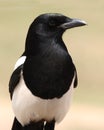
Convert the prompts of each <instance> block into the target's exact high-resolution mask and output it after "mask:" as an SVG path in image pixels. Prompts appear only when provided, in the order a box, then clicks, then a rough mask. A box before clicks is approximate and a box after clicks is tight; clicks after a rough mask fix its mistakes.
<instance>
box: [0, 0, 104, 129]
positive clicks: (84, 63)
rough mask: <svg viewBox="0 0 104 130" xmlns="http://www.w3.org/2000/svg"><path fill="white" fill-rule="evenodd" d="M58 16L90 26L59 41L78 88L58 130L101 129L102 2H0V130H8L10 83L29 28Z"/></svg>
mask: <svg viewBox="0 0 104 130" xmlns="http://www.w3.org/2000/svg"><path fill="white" fill-rule="evenodd" d="M47 12H48V13H50V12H51V13H55V12H57V13H62V14H64V15H66V16H69V17H72V18H80V19H83V20H85V21H86V22H87V23H88V26H84V27H81V28H74V29H71V30H68V31H67V32H66V33H65V34H64V36H63V39H64V41H65V43H66V46H67V47H68V50H69V52H70V54H71V56H72V58H73V60H74V63H75V65H76V68H77V71H78V77H79V85H78V88H76V89H75V91H74V96H73V102H72V105H71V108H70V110H69V113H68V114H67V116H66V118H65V119H64V120H63V121H62V122H61V123H60V124H59V125H57V126H56V130H63V129H64V130H69V129H70V130H104V0H78V1H75V0H60V1H58V0H43V1H42V0H9V1H8V0H0V130H10V129H11V125H12V121H13V117H14V115H13V112H12V108H11V101H10V97H9V92H8V82H9V78H10V75H11V73H12V70H13V67H14V64H15V62H16V60H17V59H18V57H19V56H20V55H21V54H22V52H23V51H24V45H25V38H26V34H27V31H28V28H29V25H30V24H31V22H32V21H33V20H34V18H35V17H36V16H38V15H39V14H41V13H47Z"/></svg>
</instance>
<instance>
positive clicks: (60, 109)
mask: <svg viewBox="0 0 104 130" xmlns="http://www.w3.org/2000/svg"><path fill="white" fill-rule="evenodd" d="M73 81H74V79H73ZM72 90H73V82H72V84H71V87H70V90H69V91H68V92H67V93H66V94H64V95H63V96H62V97H61V98H59V99H57V98H54V99H49V100H46V99H42V98H39V97H37V96H34V95H33V94H32V93H31V92H30V90H29V89H28V88H27V87H26V85H25V83H24V80H23V77H22V76H21V80H20V82H19V84H18V85H17V87H16V88H15V90H14V93H13V98H12V106H13V111H14V114H15V116H16V118H17V119H18V121H19V122H20V123H21V124H22V125H23V126H24V125H25V124H28V123H29V122H30V121H39V120H42V119H45V120H47V121H50V120H53V119H55V120H56V121H57V122H60V121H61V120H62V119H63V118H64V116H65V115H66V113H67V112H68V109H69V105H70V101H71V95H72Z"/></svg>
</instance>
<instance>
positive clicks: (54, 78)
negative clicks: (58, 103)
mask: <svg viewBox="0 0 104 130" xmlns="http://www.w3.org/2000/svg"><path fill="white" fill-rule="evenodd" d="M83 25H85V22H82V21H80V20H77V19H76V20H75V19H71V18H68V17H66V16H64V15H61V14H43V15H40V16H39V17H37V18H36V19H35V20H34V21H33V23H32V24H31V25H30V28H29V31H28V34H27V38H26V45H25V51H24V53H23V54H22V56H21V57H23V56H26V59H25V60H24V62H23V63H19V66H18V67H17V68H16V69H15V70H14V72H13V74H12V76H11V78H10V82H9V92H10V96H11V99H12V97H13V94H14V91H15V88H16V87H17V85H18V84H19V82H20V80H21V77H22V76H23V80H24V83H25V85H26V87H27V88H28V89H29V91H30V92H31V93H32V94H33V95H34V96H35V97H39V98H41V99H45V100H49V99H50V100H52V99H55V98H57V99H60V98H61V97H63V95H64V94H65V93H67V92H68V91H69V90H70V86H71V84H72V80H73V79H74V83H73V87H76V86H77V82H78V80H77V72H76V68H75V65H74V63H73V61H72V58H71V56H70V54H69V53H68V50H67V48H66V46H65V44H64V42H63V39H62V35H63V33H64V32H65V30H66V29H68V28H73V27H78V26H83ZM21 87H22V86H21ZM21 96H22V95H21ZM24 100H25V99H24ZM27 111H28V110H27ZM42 120H43V121H42V122H41V123H39V122H35V121H34V120H33V121H32V122H30V123H29V124H25V126H22V125H21V122H20V123H19V122H18V121H17V119H16V118H15V120H14V125H13V126H14V127H15V129H13V128H12V130H17V129H16V124H17V128H18V127H22V128H21V129H23V130H30V129H31V130H33V129H34V130H38V129H40V130H43V128H44V130H54V125H55V122H56V120H55V118H53V119H52V120H50V121H47V120H45V117H44V119H42ZM44 121H46V125H45V126H44ZM33 122H34V123H33Z"/></svg>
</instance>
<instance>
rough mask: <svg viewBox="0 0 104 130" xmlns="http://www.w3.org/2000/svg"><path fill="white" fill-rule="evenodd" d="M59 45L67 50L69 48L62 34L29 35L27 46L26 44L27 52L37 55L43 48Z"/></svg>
mask: <svg viewBox="0 0 104 130" xmlns="http://www.w3.org/2000/svg"><path fill="white" fill-rule="evenodd" d="M56 44H57V45H59V46H61V47H62V49H64V50H65V51H67V48H66V46H65V44H64V42H63V40H62V36H60V37H59V36H58V37H57V36H56V37H53V36H51V37H45V36H39V35H35V37H34V36H27V39H26V46H25V54H26V55H32V56H33V55H36V54H37V53H41V51H42V48H43V49H47V48H49V47H50V46H55V45H56Z"/></svg>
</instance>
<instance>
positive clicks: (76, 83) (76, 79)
mask: <svg viewBox="0 0 104 130" xmlns="http://www.w3.org/2000/svg"><path fill="white" fill-rule="evenodd" d="M74 68H75V66H74ZM77 85H78V76H77V70H76V68H75V80H74V88H76V87H77Z"/></svg>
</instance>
